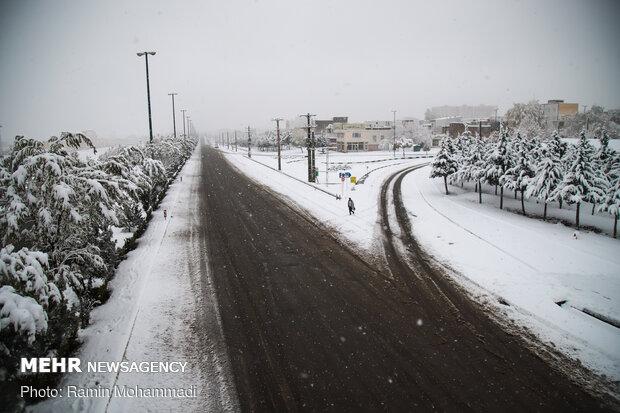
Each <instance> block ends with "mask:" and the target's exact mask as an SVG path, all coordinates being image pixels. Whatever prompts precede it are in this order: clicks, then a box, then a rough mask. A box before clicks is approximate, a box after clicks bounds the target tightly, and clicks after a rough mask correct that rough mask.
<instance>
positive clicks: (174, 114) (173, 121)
mask: <svg viewBox="0 0 620 413" xmlns="http://www.w3.org/2000/svg"><path fill="white" fill-rule="evenodd" d="M176 95H178V93H175V92H172V93H168V96H171V97H172V130H173V131H174V139H176V138H177V114H176V112H175V111H174V97H175V96H176Z"/></svg>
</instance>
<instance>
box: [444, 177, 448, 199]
mask: <svg viewBox="0 0 620 413" xmlns="http://www.w3.org/2000/svg"><path fill="white" fill-rule="evenodd" d="M443 184H444V186H445V187H446V195H448V177H447V176H444V177H443Z"/></svg>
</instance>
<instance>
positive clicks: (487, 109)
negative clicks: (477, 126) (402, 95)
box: [424, 105, 497, 120]
mask: <svg viewBox="0 0 620 413" xmlns="http://www.w3.org/2000/svg"><path fill="white" fill-rule="evenodd" d="M424 117H425V119H426V120H433V119H438V118H454V117H460V118H462V119H488V118H492V117H497V106H494V105H476V106H472V105H461V106H448V105H444V106H434V107H432V108H428V109H427V110H426V113H425V115H424Z"/></svg>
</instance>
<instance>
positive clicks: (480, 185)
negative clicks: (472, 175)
mask: <svg viewBox="0 0 620 413" xmlns="http://www.w3.org/2000/svg"><path fill="white" fill-rule="evenodd" d="M478 203H479V204H481V203H482V184H481V183H480V180H478Z"/></svg>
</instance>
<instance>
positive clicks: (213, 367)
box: [35, 147, 236, 412]
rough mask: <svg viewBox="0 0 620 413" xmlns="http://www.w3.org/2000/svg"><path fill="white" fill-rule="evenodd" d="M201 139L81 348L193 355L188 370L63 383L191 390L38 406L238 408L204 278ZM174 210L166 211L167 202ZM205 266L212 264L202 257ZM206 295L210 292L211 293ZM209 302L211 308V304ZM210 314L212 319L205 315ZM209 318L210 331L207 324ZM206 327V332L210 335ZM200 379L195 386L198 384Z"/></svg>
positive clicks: (104, 356)
mask: <svg viewBox="0 0 620 413" xmlns="http://www.w3.org/2000/svg"><path fill="white" fill-rule="evenodd" d="M200 157H201V155H200V147H198V148H197V149H196V151H195V152H194V154H193V155H192V157H191V158H190V159H189V160H188V162H187V163H186V165H185V167H184V168H183V170H182V171H181V173H180V174H179V176H178V177H177V179H176V182H175V183H173V184H172V185H171V186H170V188H169V190H168V193H167V195H166V197H165V198H164V200H163V201H162V203H161V204H160V206H159V209H158V210H156V211H154V213H153V218H152V220H151V221H150V223H149V227H148V229H147V230H146V232H145V233H144V234H143V236H142V237H141V238H140V239H139V241H138V247H137V248H136V249H135V250H133V251H131V252H130V253H129V254H128V256H127V258H126V259H125V260H124V261H123V262H122V263H121V264H120V265H119V267H118V269H117V271H116V276H115V277H114V279H113V280H112V281H111V283H110V288H111V290H112V295H111V297H110V298H109V300H108V301H107V302H106V303H105V304H104V305H102V306H100V307H98V308H96V309H95V310H94V311H93V312H92V314H91V324H90V326H89V327H88V328H86V329H85V330H84V331H83V332H82V334H81V337H82V339H83V341H84V344H83V345H82V346H81V348H80V350H79V352H78V354H77V355H76V356H77V357H79V358H80V359H81V361H82V364H83V365H85V364H86V363H87V362H89V361H129V362H132V361H135V362H144V361H147V362H150V361H156V362H182V363H184V362H187V366H186V369H185V372H184V373H159V374H153V373H118V374H116V373H86V372H82V373H68V374H65V376H64V378H63V380H62V382H61V383H60V386H59V388H61V389H62V388H67V386H69V385H75V386H78V387H79V388H84V389H86V388H90V389H96V388H110V387H112V386H114V385H116V386H119V387H124V386H128V387H134V386H138V387H139V388H142V389H146V388H162V387H165V388H185V389H192V388H193V389H195V394H196V395H197V397H190V398H159V397H158V398H117V397H98V398H95V397H85V398H70V397H66V396H65V397H63V398H56V399H49V400H47V401H46V402H44V403H42V404H39V405H37V406H35V410H38V411H71V410H73V411H91V412H92V411H131V410H137V411H165V410H168V411H169V410H176V411H180V410H182V411H205V410H212V411H216V410H217V411H222V410H234V409H235V406H236V396H235V391H234V386H233V385H232V384H231V381H232V376H231V374H230V372H229V371H228V366H227V362H226V354H225V351H223V350H222V343H221V342H220V341H223V336H222V333H221V326H219V325H218V324H217V322H218V317H217V314H216V311H217V307H216V299H215V296H214V295H213V296H209V294H213V291H209V288H205V287H204V284H203V283H201V280H200V277H201V274H200V273H199V271H198V269H199V268H200V267H201V265H200V261H201V260H205V259H206V256H205V254H204V251H200V246H199V245H198V244H199V242H198V238H199V237H198V235H197V231H199V230H200V228H199V221H198V218H197V216H198V215H199V213H200V211H199V207H198V205H199V204H198V201H199V200H198V196H197V188H198V185H200ZM164 209H166V210H167V212H168V219H164V216H163V210H164ZM203 267H205V266H204V265H203ZM205 295H206V296H205ZM205 307H207V310H205ZM205 319H206V320H205ZM204 323H211V324H212V325H211V326H208V330H209V331H208V332H209V334H205V331H204V326H201V324H204ZM205 335H206V336H207V337H205ZM192 386H194V387H192Z"/></svg>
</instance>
